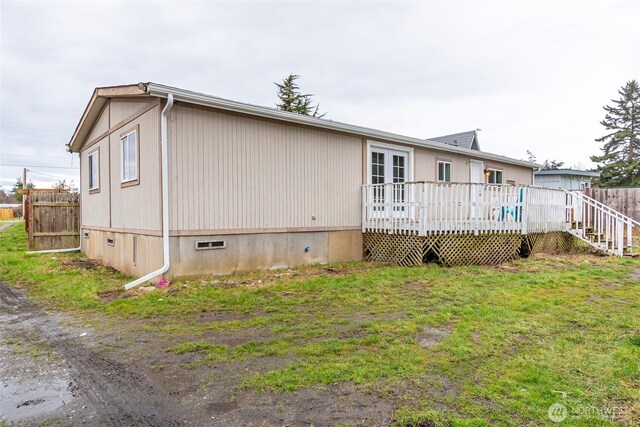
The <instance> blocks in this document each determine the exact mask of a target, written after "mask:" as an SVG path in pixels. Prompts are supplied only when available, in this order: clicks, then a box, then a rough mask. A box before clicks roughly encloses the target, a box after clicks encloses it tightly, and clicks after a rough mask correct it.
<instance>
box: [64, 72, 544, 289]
mask: <svg viewBox="0 0 640 427" xmlns="http://www.w3.org/2000/svg"><path fill="white" fill-rule="evenodd" d="M170 99H171V100H172V101H173V102H170V101H169V100H170ZM163 111H164V113H163ZM164 117H166V120H165V119H164ZM165 134H166V136H165V137H164V138H163V135H165ZM467 134H473V137H472V140H473V141H472V142H471V143H470V144H467V142H465V146H464V147H463V146H456V145H455V144H449V143H441V142H437V141H433V140H424V139H421V138H411V137H406V136H401V135H396V134H392V133H388V132H383V131H379V130H374V129H369V128H364V127H359V126H354V125H349V124H344V123H339V122H335V121H332V120H326V119H319V118H313V117H309V116H303V115H299V114H294V113H288V112H284V111H280V110H276V109H274V108H267V107H260V106H255V105H249V104H244V103H239V102H234V101H229V100H226V99H222V98H218V97H214V96H210V95H205V94H201V93H196V92H191V91H187V90H183V89H178V88H173V87H168V86H163V85H159V84H155V83H145V84H138V85H128V86H115V87H104V88H97V89H95V91H94V93H93V95H92V96H91V99H90V100H89V103H88V105H87V107H86V109H85V111H84V113H83V115H82V117H81V119H80V121H79V123H78V125H77V128H76V130H75V132H74V134H73V136H72V138H71V141H70V142H69V144H68V148H69V150H70V151H72V152H76V153H80V179H81V185H80V189H81V206H82V209H81V230H82V234H83V238H82V239H81V240H82V244H81V246H82V251H83V252H85V253H86V254H87V255H88V256H89V257H90V258H97V259H99V260H101V261H102V262H103V263H105V264H108V265H111V266H113V267H115V268H117V269H118V270H120V271H122V272H124V273H126V274H130V275H136V276H141V275H145V274H147V273H149V272H151V271H153V270H155V269H160V267H163V261H164V267H163V268H166V267H167V264H168V265H169V267H168V268H169V271H168V274H169V275H170V276H181V277H184V276H197V275H205V274H222V273H233V272H236V271H246V270H252V269H262V268H278V267H286V266H292V265H301V264H311V263H327V262H339V261H350V260H359V259H362V257H363V227H364V224H363V218H364V214H363V207H362V197H361V196H362V194H363V193H362V190H361V189H362V186H363V185H365V184H380V183H392V182H393V183H401V182H410V181H432V182H441V183H449V182H451V183H456V182H458V183H470V182H472V183H481V184H484V183H491V184H507V183H510V184H521V185H530V184H532V183H533V171H534V169H535V168H537V167H538V165H536V164H533V163H529V162H526V161H522V160H516V159H510V158H507V157H504V156H501V155H497V154H491V153H486V152H482V151H479V147H478V142H477V135H476V134H475V132H470V133H465V134H461V135H467ZM467 136H469V135H467ZM465 138H466V137H465ZM163 139H164V140H165V141H166V144H162V143H161V142H162V140H163ZM467 140H468V138H466V139H465V140H464V141H467ZM161 147H162V148H161ZM164 148H166V150H167V151H166V157H164V160H165V161H166V168H165V170H164V172H166V177H163V167H162V162H163V150H164ZM163 179H165V180H166V181H163ZM163 182H166V185H164V186H163ZM163 196H164V200H165V201H166V202H167V203H166V206H165V205H164V203H163ZM402 197H404V196H402ZM396 201H397V200H396ZM165 208H166V209H167V210H166V212H164V214H163V210H164V209H165ZM163 235H164V236H165V237H164V239H163ZM165 242H166V246H165Z"/></svg>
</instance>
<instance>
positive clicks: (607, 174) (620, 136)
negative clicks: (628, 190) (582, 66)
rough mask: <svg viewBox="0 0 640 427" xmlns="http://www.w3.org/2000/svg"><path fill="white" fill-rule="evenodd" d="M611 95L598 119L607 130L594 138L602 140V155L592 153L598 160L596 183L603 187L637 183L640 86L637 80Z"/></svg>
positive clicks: (639, 142) (639, 165)
mask: <svg viewBox="0 0 640 427" xmlns="http://www.w3.org/2000/svg"><path fill="white" fill-rule="evenodd" d="M618 93H619V94H620V99H618V100H615V99H612V100H611V101H612V102H613V104H614V105H613V106H612V107H611V106H608V105H607V106H605V107H603V108H604V110H605V111H606V112H607V114H606V115H605V118H604V120H603V121H601V122H600V124H601V125H602V126H604V127H605V128H606V129H607V131H609V132H610V133H609V134H607V135H605V136H603V137H602V138H598V139H596V141H598V142H604V145H603V146H602V148H601V149H602V155H600V156H591V160H592V161H593V162H596V163H598V171H599V172H600V177H599V178H598V185H600V186H602V187H614V186H640V87H639V86H638V82H637V81H636V80H631V81H630V82H627V84H626V85H624V86H623V87H622V88H621V89H620V90H619V91H618Z"/></svg>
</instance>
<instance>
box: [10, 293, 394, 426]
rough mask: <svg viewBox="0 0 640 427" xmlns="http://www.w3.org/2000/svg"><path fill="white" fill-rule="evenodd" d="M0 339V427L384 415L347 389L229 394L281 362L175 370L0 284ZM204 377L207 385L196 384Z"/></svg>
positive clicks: (125, 333) (380, 402)
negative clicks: (244, 379) (252, 374)
mask: <svg viewBox="0 0 640 427" xmlns="http://www.w3.org/2000/svg"><path fill="white" fill-rule="evenodd" d="M212 314H215V313H212ZM224 320H227V319H226V318H225V319H224ZM0 343H2V347H1V350H0V423H1V422H2V421H5V422H8V423H9V424H10V425H18V426H21V425H83V426H84V425H96V426H97V425H100V426H103V425H114V426H122V425H127V426H133V425H136V426H174V425H196V426H200V425H221V426H249V425H254V426H281V425H288V426H308V425H316V426H323V425H326V426H329V425H337V424H347V425H386V424H388V422H389V417H390V415H391V413H392V411H393V409H394V406H393V405H392V403H391V402H389V401H388V400H387V399H382V398H380V397H376V396H372V395H369V394H366V393H363V392H361V391H359V390H357V389H356V388H355V387H353V386H351V385H349V384H343V385H340V386H327V387H322V388H316V387H312V388H306V389H301V390H299V391H297V392H295V393H272V392H256V391H249V390H240V391H238V390H236V389H235V387H236V386H237V385H238V378H239V377H240V376H241V375H242V374H245V373H246V372H248V371H256V370H259V371H264V370H268V369H271V368H273V367H276V366H279V365H281V364H282V363H286V362H287V361H286V360H282V359H279V358H273V360H270V358H268V357H267V358H262V359H261V361H260V363H259V366H253V365H252V362H247V361H240V362H237V363H228V364H220V365H216V366H213V367H211V366H202V367H193V368H190V369H185V368H184V366H185V363H188V360H187V359H185V360H182V359H181V358H180V357H179V356H176V355H173V354H172V353H167V352H166V351H165V348H163V346H166V345H167V343H166V342H164V343H163V342H162V340H155V339H153V338H152V337H151V336H143V335H135V336H131V335H130V330H128V329H126V328H125V327H124V326H123V329H121V330H111V328H109V329H108V330H107V331H96V330H92V329H89V328H86V327H82V326H81V325H79V323H78V321H77V319H72V318H70V317H67V316H65V315H63V314H60V313H58V312H52V313H47V312H44V311H43V310H42V309H41V308H40V307H38V306H37V305H35V304H34V303H32V302H30V301H29V300H28V299H27V298H26V297H25V296H24V295H23V293H22V291H20V290H16V289H13V288H11V287H9V286H8V285H6V284H5V283H2V282H0ZM161 362H162V363H165V364H167V365H168V366H167V368H164V367H163V369H162V371H161V372H154V371H153V370H152V369H149V366H154V365H157V364H159V363H161ZM214 373H215V374H214ZM208 376H215V380H214V381H203V379H204V378H207V377H208ZM203 384H205V385H203ZM0 425H1V424H0Z"/></svg>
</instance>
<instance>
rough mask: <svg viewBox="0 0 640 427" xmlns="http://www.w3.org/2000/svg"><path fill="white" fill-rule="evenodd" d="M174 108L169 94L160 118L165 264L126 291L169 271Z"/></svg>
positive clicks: (131, 283) (129, 284)
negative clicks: (169, 121)
mask: <svg viewBox="0 0 640 427" xmlns="http://www.w3.org/2000/svg"><path fill="white" fill-rule="evenodd" d="M172 107H173V95H172V94H168V96H167V105H165V107H164V109H163V110H162V116H161V118H160V133H161V136H160V138H161V140H162V141H161V145H162V150H161V157H162V180H161V184H160V185H161V186H162V260H163V264H162V267H160V269H159V270H156V271H154V272H152V273H149V274H147V275H146V276H142V277H141V278H139V279H136V280H134V281H133V282H130V283H127V284H126V285H124V288H125V289H131V288H133V287H135V286H138V285H140V284H142V283H144V282H146V281H147V280H151V279H153V278H154V277H157V276H159V275H161V274H164V273H166V272H167V271H168V270H169V161H168V156H169V150H168V148H167V141H168V132H167V116H168V115H169V111H170V110H171V108H172Z"/></svg>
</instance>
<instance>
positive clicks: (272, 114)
mask: <svg viewBox="0 0 640 427" xmlns="http://www.w3.org/2000/svg"><path fill="white" fill-rule="evenodd" d="M142 84H143V85H144V87H145V90H146V92H147V93H148V94H149V95H151V96H157V97H160V98H167V97H168V95H169V94H171V95H173V97H174V99H175V101H176V102H179V101H182V102H186V103H190V104H197V105H203V106H207V107H213V108H219V109H222V110H227V111H235V112H238V113H244V114H249V115H252V116H259V117H266V118H271V119H276V120H282V121H286V122H291V123H298V124H303V125H307V126H313V127H317V128H323V129H330V130H335V131H339V132H346V133H350V134H356V135H359V136H365V137H367V138H373V139H378V140H382V141H390V142H396V143H401V144H408V145H413V146H417V147H425V148H430V149H433V150H439V151H444V152H449V153H456V154H463V155H465V156H469V157H471V158H474V159H485V160H494V161H498V162H503V163H509V164H514V165H519V166H525V167H529V168H538V167H540V165H538V164H536V163H532V162H527V161H525V160H517V159H511V158H509V157H506V156H500V155H498V154H493V153H487V152H484V151H478V150H472V149H469V148H462V147H455V146H452V145H447V144H444V143H440V142H437V141H430V140H427V139H419V138H412V137H409V136H403V135H398V134H394V133H390V132H384V131H380V130H376V129H370V128H366V127H362V126H355V125H350V124H347V123H340V122H335V121H333V120H327V119H320V118H317V117H311V116H305V115H302V114H297V113H290V112H287V111H281V110H276V109H275V108H268V107H262V106H258V105H252V104H245V103H242V102H237V101H231V100H228V99H224V98H219V97H216V96H211V95H206V94H203V93H198V92H192V91H189V90H184V89H178V88H174V87H170V86H165V85H161V84H156V83H142Z"/></svg>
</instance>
